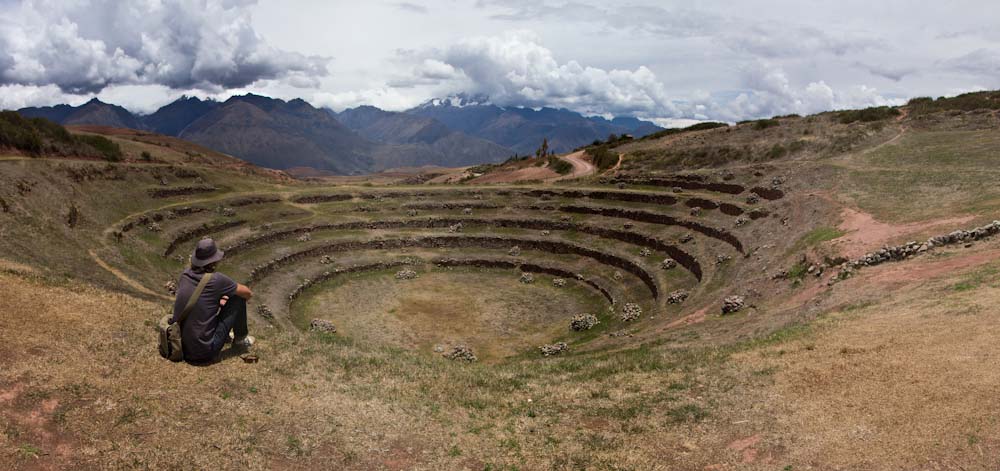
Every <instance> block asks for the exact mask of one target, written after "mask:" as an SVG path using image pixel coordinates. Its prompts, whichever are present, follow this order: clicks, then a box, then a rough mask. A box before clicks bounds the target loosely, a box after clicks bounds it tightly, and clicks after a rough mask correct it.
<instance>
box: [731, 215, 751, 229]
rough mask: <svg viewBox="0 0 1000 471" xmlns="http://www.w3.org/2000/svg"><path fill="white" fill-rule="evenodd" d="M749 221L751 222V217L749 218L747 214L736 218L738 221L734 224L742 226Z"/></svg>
mask: <svg viewBox="0 0 1000 471" xmlns="http://www.w3.org/2000/svg"><path fill="white" fill-rule="evenodd" d="M748 222H750V219H749V218H747V217H746V216H740V217H738V218H736V222H735V223H734V225H735V226H736V227H741V226H745V225H747V223H748Z"/></svg>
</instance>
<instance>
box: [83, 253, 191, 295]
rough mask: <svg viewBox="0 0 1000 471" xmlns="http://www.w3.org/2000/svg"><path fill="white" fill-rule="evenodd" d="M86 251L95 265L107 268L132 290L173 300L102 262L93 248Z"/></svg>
mask: <svg viewBox="0 0 1000 471" xmlns="http://www.w3.org/2000/svg"><path fill="white" fill-rule="evenodd" d="M87 253H89V254H90V258H91V259H93V260H94V262H95V263H97V265H99V266H100V267H101V268H103V269H105V270H107V271H108V273H111V274H112V275H114V276H115V278H118V279H119V280H121V281H122V282H123V283H125V284H126V285H128V286H129V287H131V288H132V289H134V290H136V291H138V292H140V293H142V294H146V295H149V296H153V297H155V298H158V299H163V300H166V301H172V300H173V299H172V298H171V297H170V296H167V295H165V294H160V293H157V292H154V291H153V290H150V289H149V288H146V287H145V286H143V285H142V284H141V283H139V282H138V281H135V280H133V279H132V278H129V277H128V275H126V274H124V273H122V272H121V271H120V270H118V269H117V268H115V267H112V266H111V265H108V264H107V263H105V262H104V260H101V257H98V256H97V252H94V249H90V250H88V251H87Z"/></svg>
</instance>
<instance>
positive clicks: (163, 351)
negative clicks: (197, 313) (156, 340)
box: [157, 273, 212, 361]
mask: <svg viewBox="0 0 1000 471" xmlns="http://www.w3.org/2000/svg"><path fill="white" fill-rule="evenodd" d="M210 279H212V273H206V274H205V275H204V276H202V277H201V281H199V282H198V286H197V287H196V288H195V289H194V293H192V294H191V297H190V298H189V299H188V302H187V305H186V306H184V310H183V311H181V315H180V317H178V318H177V322H174V323H173V324H171V323H170V319H171V318H172V317H173V315H171V314H167V315H165V316H163V318H162V319H160V325H159V326H158V329H157V330H158V331H159V333H160V356H161V357H163V358H166V359H168V360H170V361H181V360H183V359H184V348H183V345H181V324H183V323H184V319H187V316H188V314H190V313H191V309H194V305H195V303H197V302H198V298H199V297H201V292H202V291H204V290H205V286H206V285H208V280H210Z"/></svg>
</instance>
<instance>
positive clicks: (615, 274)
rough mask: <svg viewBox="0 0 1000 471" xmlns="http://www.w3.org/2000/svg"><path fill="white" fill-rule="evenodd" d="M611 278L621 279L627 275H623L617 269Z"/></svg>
mask: <svg viewBox="0 0 1000 471" xmlns="http://www.w3.org/2000/svg"><path fill="white" fill-rule="evenodd" d="M611 278H614V280H615V281H621V280H622V279H624V278H625V275H622V272H620V271H618V270H615V272H614V274H612V275H611Z"/></svg>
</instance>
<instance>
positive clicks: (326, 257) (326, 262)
mask: <svg viewBox="0 0 1000 471" xmlns="http://www.w3.org/2000/svg"><path fill="white" fill-rule="evenodd" d="M319 263H322V264H323V265H330V264H332V263H333V257H331V256H330V255H324V256H322V257H320V258H319Z"/></svg>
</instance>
